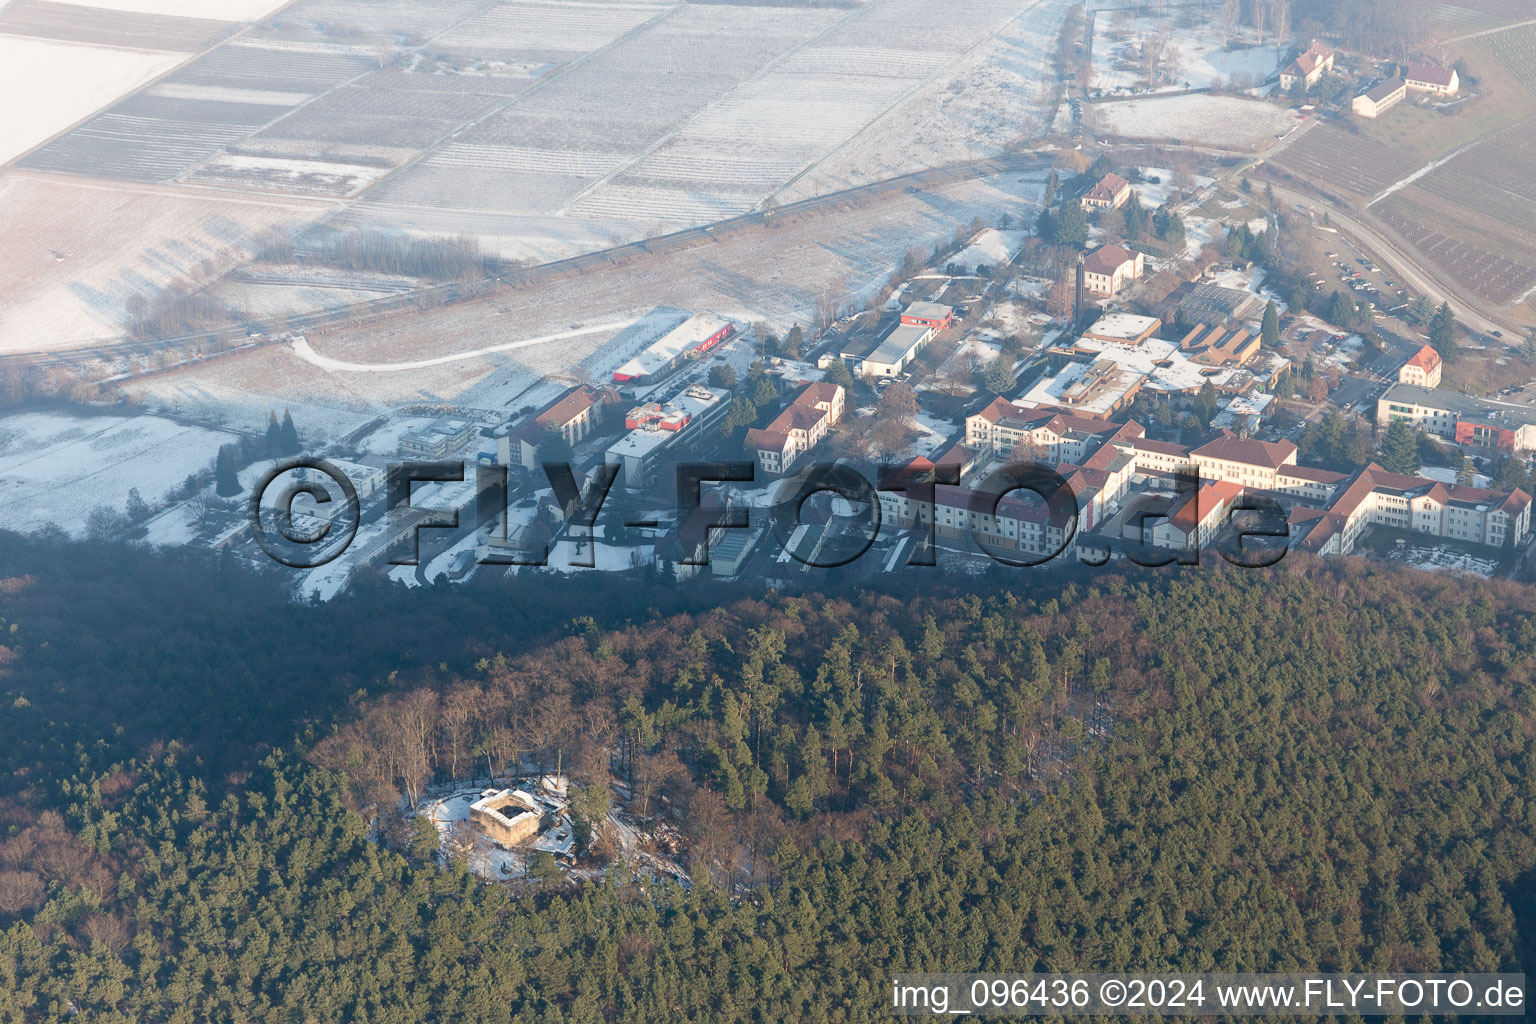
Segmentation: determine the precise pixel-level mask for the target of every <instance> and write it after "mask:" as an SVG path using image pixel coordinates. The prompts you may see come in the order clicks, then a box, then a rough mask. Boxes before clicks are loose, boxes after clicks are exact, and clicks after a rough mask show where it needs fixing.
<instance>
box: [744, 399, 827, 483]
mask: <svg viewBox="0 0 1536 1024" xmlns="http://www.w3.org/2000/svg"><path fill="white" fill-rule="evenodd" d="M842 418H843V388H842V386H841V385H839V384H831V383H826V382H818V383H813V384H807V385H806V386H805V388H804V389H803V390H801V392H800V394H799V395H797V396H795V400H794V401H793V402H790V403H789V405H787V406H786V407H785V408H784V411H783V412H781V413H779V414H778V416H776V417H774V420H773V422H772V423H770V424H768V426H766V427H764V428H762V429H760V430H749V431H747V450H748V451H752V452H756V453H757V461H758V465H760V466H762V467H763V471H764V472H765V473H787V472H789V467H790V466H792V465H793V464H794V462H795V460H796V459H798V458H799V457H800V456H801V455H803V454H805V453H806V452H808V451H810V450H811V449H812V448H814V447H816V445H817V444H818V443H820V442H821V440H822V438H824V437H826V436H827V432H828V431H830V430H831V429H832V428H833V427H834V426H836V424H837V421H838V420H840V419H842Z"/></svg>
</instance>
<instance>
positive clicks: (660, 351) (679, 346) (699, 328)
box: [615, 313, 731, 377]
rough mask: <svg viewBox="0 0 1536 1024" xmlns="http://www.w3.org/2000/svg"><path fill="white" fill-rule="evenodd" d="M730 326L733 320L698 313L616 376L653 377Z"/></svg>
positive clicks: (660, 339)
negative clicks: (652, 375)
mask: <svg viewBox="0 0 1536 1024" xmlns="http://www.w3.org/2000/svg"><path fill="white" fill-rule="evenodd" d="M729 326H731V322H730V321H729V320H725V319H722V318H721V317H718V316H715V315H713V314H711V313H695V314H694V315H693V316H691V317H689V318H688V319H687V320H684V321H683V322H682V323H680V324H678V325H677V326H676V327H674V328H673V329H672V330H670V331H668V332H667V333H666V334H664V335H662V336H661V337H660V338H658V339H656V340H655V341H654V342H652V343H651V344H650V346H649V347H647V348H646V350H645V351H644V352H641V353H640V354H639V355H637V356H635V358H633V359H631V360H630V361H629V362H627V363H625V364H624V365H623V366H621V367H619V368H618V370H616V371H615V374H616V375H617V376H620V377H647V376H650V375H651V374H653V373H657V372H659V371H661V370H664V369H666V368H667V367H668V366H670V365H671V364H672V362H673V360H675V359H677V357H678V356H681V355H682V354H683V353H685V352H688V351H690V350H692V349H694V348H696V347H697V346H699V345H702V344H703V343H704V342H706V341H708V340H709V339H710V338H712V337H713V336H714V335H716V334H718V333H719V332H720V331H721V330H723V329H724V328H726V327H729Z"/></svg>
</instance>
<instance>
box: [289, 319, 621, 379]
mask: <svg viewBox="0 0 1536 1024" xmlns="http://www.w3.org/2000/svg"><path fill="white" fill-rule="evenodd" d="M630 323H631V321H629V320H615V321H614V322H612V323H607V324H594V325H592V326H591V327H578V328H576V329H575V330H570V331H561V332H560V333H558V334H546V335H544V336H543V337H539V338H525V339H523V340H522V341H509V342H506V343H505V344H502V345H491V346H489V347H487V348H477V349H475V350H473V351H471V352H455V353H454V354H453V355H448V356H438V357H436V358H434V359H416V360H412V361H411V362H408V363H348V362H344V361H342V360H340V359H332V358H331V357H329V356H323V355H321V354H320V353H318V352H316V351H315V350H314V349H313V348H312V347H311V346H310V344H309V339H308V338H305V337H304V336H303V335H302V334H300V335H295V336H294V338H293V351H294V353H295V354H297V355H298V357H299V358H300V359H302V360H304V361H305V362H306V363H310V364H312V365H314V366H318V367H320V368H321V369H322V370H338V371H347V372H353V373H397V372H399V371H401V370H424V369H426V368H427V367H429V366H442V365H444V364H445V363H457V362H460V361H461V360H464V359H475V358H477V357H479V356H487V355H493V354H495V353H497V352H510V351H512V350H514V349H520V348H531V347H533V346H534V345H547V344H549V343H550V342H552V341H564V340H565V339H567V338H580V337H582V336H584V335H588V334H599V333H602V332H604V331H612V332H615V333H616V332H618V331H621V330H623V329H624V328H626V327H628V326H629V325H630Z"/></svg>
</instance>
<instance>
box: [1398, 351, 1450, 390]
mask: <svg viewBox="0 0 1536 1024" xmlns="http://www.w3.org/2000/svg"><path fill="white" fill-rule="evenodd" d="M1442 372H1443V365H1442V362H1441V359H1440V353H1439V352H1436V351H1435V350H1434V349H1433V348H1431V347H1430V346H1428V345H1425V346H1424V347H1423V348H1421V349H1419V350H1418V351H1417V352H1415V353H1414V354H1413V358H1412V359H1410V360H1408V361H1407V362H1406V363H1404V364H1403V365H1402V367H1401V368H1399V369H1398V371H1397V379H1398V382H1399V383H1402V384H1412V385H1414V386H1416V387H1421V388H1437V387H1439V386H1440V375H1441V373H1442Z"/></svg>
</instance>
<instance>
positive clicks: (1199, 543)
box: [1152, 480, 1243, 551]
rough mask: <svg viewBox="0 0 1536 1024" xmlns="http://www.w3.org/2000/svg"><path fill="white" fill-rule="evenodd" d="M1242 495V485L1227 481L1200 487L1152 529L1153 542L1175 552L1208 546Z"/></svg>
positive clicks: (1195, 549)
mask: <svg viewBox="0 0 1536 1024" xmlns="http://www.w3.org/2000/svg"><path fill="white" fill-rule="evenodd" d="M1242 496H1243V488H1242V487H1241V485H1239V484H1235V483H1231V482H1230V481H1226V480H1222V481H1218V482H1216V483H1209V484H1201V485H1200V487H1199V488H1198V489H1197V490H1196V491H1195V492H1194V493H1193V494H1189V495H1186V496H1185V497H1184V498H1183V499H1182V500H1181V501H1179V502H1178V503H1177V504H1176V505H1175V506H1174V507H1173V509H1172V511H1171V512H1170V513H1169V515H1168V517H1167V518H1165V519H1163V520H1162V521H1160V522H1159V523H1157V525H1155V526H1154V527H1153V528H1152V543H1153V544H1154V545H1156V546H1157V547H1160V548H1170V549H1172V550H1175V551H1198V550H1200V549H1203V548H1205V547H1208V546H1209V545H1210V543H1211V541H1212V540H1214V539H1215V537H1216V534H1217V533H1219V532H1220V531H1221V528H1222V527H1223V526H1225V525H1226V522H1227V516H1228V515H1229V513H1230V512H1231V509H1232V503H1233V502H1235V501H1236V500H1237V499H1238V498H1240V497H1242Z"/></svg>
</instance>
